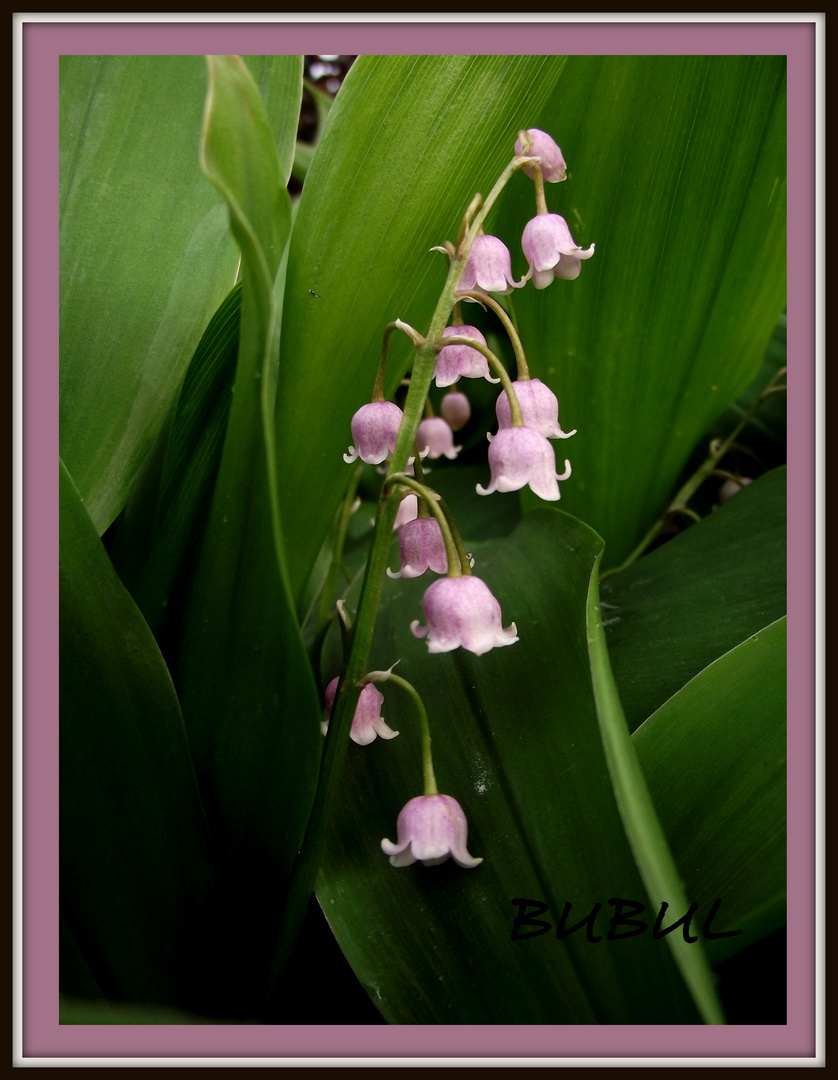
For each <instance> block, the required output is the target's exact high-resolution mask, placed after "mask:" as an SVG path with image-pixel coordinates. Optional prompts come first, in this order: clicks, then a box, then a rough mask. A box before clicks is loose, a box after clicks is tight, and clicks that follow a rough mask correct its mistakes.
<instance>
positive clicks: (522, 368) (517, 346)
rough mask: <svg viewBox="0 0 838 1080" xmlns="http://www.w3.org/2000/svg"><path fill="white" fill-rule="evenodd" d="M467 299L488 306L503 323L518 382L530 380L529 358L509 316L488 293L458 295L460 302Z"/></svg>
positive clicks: (472, 292) (461, 293)
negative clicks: (511, 351)
mask: <svg viewBox="0 0 838 1080" xmlns="http://www.w3.org/2000/svg"><path fill="white" fill-rule="evenodd" d="M466 298H468V299H469V300H476V301H477V302H478V303H479V304H488V306H489V307H490V308H491V309H492V311H494V313H495V314H496V315H497V317H498V318H499V319H500V321H501V322H502V323H503V328H504V330H506V333H507V334H508V335H509V340H510V341H511V342H512V349H513V351H514V353H515V364H516V366H517V368H518V381H519V382H523V381H525V380H526V379H529V377H530V369H529V367H528V366H527V358H526V356H525V355H524V346H523V345H522V344H521V339H520V337H518V331H517V330H516V329H515V324H514V323H513V322H512V320H511V319H510V318H509V315H508V314H507V313H506V312H505V311H504V309H503V308H502V307H501V306H500V304H499V303H498V302H497V300H495V298H494V297H493V296H487V295H486V293H481V292H476V291H470V292H458V293H457V300H458V302H459V301H460V300H463V299H466ZM504 389H506V387H504Z"/></svg>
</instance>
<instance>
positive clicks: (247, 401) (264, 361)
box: [178, 57, 320, 1016]
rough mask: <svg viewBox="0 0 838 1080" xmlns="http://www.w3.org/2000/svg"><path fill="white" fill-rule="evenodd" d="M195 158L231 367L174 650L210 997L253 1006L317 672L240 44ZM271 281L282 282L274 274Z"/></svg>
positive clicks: (226, 1005)
mask: <svg viewBox="0 0 838 1080" xmlns="http://www.w3.org/2000/svg"><path fill="white" fill-rule="evenodd" d="M202 160H203V164H204V168H205V170H206V172H207V175H208V176H209V178H210V179H211V180H212V182H213V183H214V184H215V185H216V187H218V189H219V191H220V192H221V193H222V195H223V196H224V199H225V201H226V202H227V205H228V208H229V212H230V223H231V228H232V230H233V232H234V234H235V236H236V239H237V241H238V243H239V244H240V247H241V252H242V276H243V290H242V301H241V324H240V334H239V352H238V361H237V369H236V379H235V386H234V393H233V402H232V408H231V411H230V418H229V423H228V426H227V433H226V438H225V442H224V448H223V451H222V458H221V465H220V468H219V474H218V479H217V482H216V486H215V491H214V495H213V502H212V508H211V511H210V516H209V522H208V525H207V529H206V533H205V536H204V541H203V546H202V549H201V553H200V558H199V562H198V566H197V569H196V575H195V583H194V587H193V590H192V593H191V596H190V601H189V607H188V610H187V613H186V621H185V630H184V640H183V646H182V651H181V655H180V663H179V666H178V685H179V687H180V688H181V697H182V702H183V710H184V716H185V719H186V722H187V727H188V729H189V737H190V743H191V746H192V749H193V753H194V756H195V760H196V765H197V769H198V775H199V780H200V782H201V784H202V790H203V792H204V796H205V803H206V806H207V812H208V816H209V820H210V825H211V828H212V830H213V836H214V839H215V843H216V850H217V853H218V879H219V893H218V913H219V917H220V922H219V925H218V928H217V929H218V936H217V938H216V939H215V941H214V949H215V962H216V965H217V967H216V992H217V997H216V1000H215V1007H216V1008H217V1009H219V1010H221V1011H222V1013H223V1012H225V1011H228V1010H233V1011H234V1012H235V1014H236V1015H239V1016H241V1015H252V1014H253V1011H254V1010H255V1009H256V1008H258V1007H259V1005H260V1003H261V999H262V997H263V995H264V993H265V991H266V982H267V973H268V969H269V965H270V961H271V953H272V947H273V942H274V937H275V933H276V926H277V922H278V918H279V912H280V910H281V906H282V902H283V895H284V890H285V887H286V884H287V880H288V878H289V875H290V871H291V865H292V862H293V859H294V856H295V854H296V852H297V849H298V847H299V844H300V840H301V837H302V832H303V829H304V827H305V823H306V820H307V817H308V812H309V809H310V804H311V798H312V796H313V789H314V784H315V781H316V774H317V765H318V759H319V752H320V731H319V723H318V721H319V715H318V707H317V701H316V692H315V688H314V681H313V676H312V674H311V670H310V668H309V666H308V663H307V659H306V655H305V651H304V649H303V645H302V640H301V637H300V631H299V627H298V625H297V623H296V619H295V615H294V611H293V607H292V605H291V602H290V598H289V594H288V591H287V589H286V585H285V577H286V571H285V565H284V560H285V555H284V541H283V536H282V526H281V522H280V515H279V506H278V503H277V498H276V477H275V473H274V465H275V462H274V460H273V456H272V453H271V452H270V451H271V450H272V448H273V445H274V431H273V405H274V391H275V380H276V348H275V332H276V326H277V312H276V303H275V296H274V280H275V277H276V275H277V271H278V270H279V279H280V286H281V282H282V277H283V275H284V264H283V266H282V267H281V268H280V261H281V259H282V255H283V251H284V248H285V244H286V242H287V238H288V233H289V230H290V223H291V211H290V200H289V196H288V193H287V191H286V189H285V186H284V183H283V181H282V174H281V169H280V163H279V159H278V156H277V150H276V143H275V140H274V136H273V133H272V131H271V129H270V126H269V124H268V122H267V119H266V117H265V113H264V109H263V106H262V103H261V101H260V99H259V94H258V90H257V89H256V86H255V84H254V82H253V79H252V78H251V76H250V75H249V73H248V71H247V69H246V67H245V66H244V64H243V63H242V62H241V61H240V60H239V59H238V58H235V57H211V58H210V59H209V90H208V95H207V109H206V114H205V122H204V138H203V147H202ZM278 291H280V295H281V290H278Z"/></svg>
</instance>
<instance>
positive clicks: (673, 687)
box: [602, 468, 786, 730]
mask: <svg viewBox="0 0 838 1080" xmlns="http://www.w3.org/2000/svg"><path fill="white" fill-rule="evenodd" d="M602 609H603V617H604V621H605V632H606V638H607V641H608V650H609V654H610V657H611V666H612V669H613V671H614V678H615V679H616V681H617V686H618V687H619V688H620V698H621V700H622V703H623V708H624V710H625V714H626V719H627V721H628V724H629V727H630V728H631V729H632V730H634V729H635V728H637V727H638V726H639V725H640V724H641V723H642V722H643V721H644V720H645V719H646V717H647V716H649V715H650V714H651V713H652V712H654V711H655V710H656V709H657V708H659V707H660V706H661V705H663V703H664V702H665V701H666V700H667V699H668V698H669V697H671V696H672V694H674V693H675V692H676V691H677V690H679V689H680V688H681V687H682V686H683V685H684V684H685V683H686V682H688V681H689V680H690V679H691V678H692V677H693V676H694V675H697V674H698V673H699V671H701V670H702V669H703V668H705V667H706V666H707V665H708V664H711V663H712V662H713V661H714V660H716V659H717V658H718V657H720V656H721V655H722V654H723V653H726V652H728V651H729V650H730V649H733V648H734V647H735V646H736V645H738V644H739V643H740V642H741V641H743V640H744V639H745V638H746V637H749V636H750V635H752V634H755V633H757V632H758V631H759V630H761V629H762V627H764V626H765V625H767V624H768V623H769V622H773V621H774V620H776V619H779V618H781V617H782V616H783V615H784V614H785V611H786V470H785V468H782V469H775V470H773V471H772V472H770V473H766V475H765V476H763V477H761V478H760V479H759V480H756V481H755V482H754V483H753V484H751V485H750V486H749V487H747V488H745V489H744V490H743V491H741V492H739V494H738V495H735V496H734V497H733V498H732V499H731V500H730V501H729V502H727V503H726V504H725V505H724V506H722V507H720V508H719V509H718V510H716V511H715V513H712V514H710V515H709V517H707V518H705V519H704V520H703V521H701V522H700V523H699V524H696V525H694V526H692V527H691V528H689V529H688V530H687V531H686V532H685V533H682V534H681V535H680V536H678V537H675V538H674V539H673V540H671V541H669V542H668V543H666V544H664V545H663V546H662V547H660V548H658V549H657V550H656V551H653V552H651V553H650V554H649V555H646V556H644V557H643V558H642V559H639V560H638V561H637V562H636V563H635V564H634V565H633V566H630V567H628V568H627V569H626V570H623V571H621V572H620V573H619V574H615V575H614V576H612V577H610V578H608V579H607V580H605V581H603V583H602Z"/></svg>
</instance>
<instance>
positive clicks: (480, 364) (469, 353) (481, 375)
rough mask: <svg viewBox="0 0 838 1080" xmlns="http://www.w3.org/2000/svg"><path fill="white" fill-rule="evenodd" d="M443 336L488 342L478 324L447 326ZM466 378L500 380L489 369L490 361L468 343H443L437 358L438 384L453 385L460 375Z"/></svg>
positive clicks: (483, 343)
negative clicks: (493, 376)
mask: <svg viewBox="0 0 838 1080" xmlns="http://www.w3.org/2000/svg"><path fill="white" fill-rule="evenodd" d="M442 336H443V337H455V336H456V337H467V338H471V339H472V340H473V341H479V342H480V344H481V345H485V344H486V339H485V338H484V337H483V335H482V334H481V333H480V331H479V330H478V329H477V327H476V326H446V327H445V329H444V330H443V331H442ZM461 375H462V376H463V377H464V378H466V379H487V380H488V381H489V382H491V383H497V382H500V379H493V378H492V374H491V372H490V371H489V361H488V360H487V359H486V357H485V356H484V355H483V353H481V352H478V351H477V349H472V348H470V347H469V346H468V345H443V347H442V348H441V349H440V350H439V353H438V355H437V358H436V367H435V368H434V377H435V379H436V384H437V386H451V384H452V383H455V382H456V381H457V379H459V378H460V376H461Z"/></svg>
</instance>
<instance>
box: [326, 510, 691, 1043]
mask: <svg viewBox="0 0 838 1080" xmlns="http://www.w3.org/2000/svg"><path fill="white" fill-rule="evenodd" d="M467 542H468V543H469V544H470V541H467ZM601 548H602V545H601V541H600V539H599V538H598V537H597V536H596V534H594V533H593V532H592V531H591V530H590V529H589V528H587V526H585V525H583V524H582V523H580V522H578V521H576V520H574V519H573V518H570V517H568V516H567V515H565V514H562V513H559V512H556V511H554V510H547V509H545V510H542V511H540V512H535V513H532V514H530V515H527V517H526V518H525V519H524V521H523V522H522V523H521V524H520V525H519V526H518V527H517V528H516V529H515V531H514V532H513V533H512V534H511V535H510V536H508V537H505V538H500V539H494V540H491V541H487V542H486V543H484V544H482V545H479V546H476V547H475V551H476V553H477V554H476V559H477V562H476V565H475V568H474V572H475V573H476V574H477V575H478V576H479V577H481V578H483V579H484V580H485V581H486V583H487V584H488V585H489V587H490V588H491V589H492V591H493V593H494V595H495V596H496V597H497V599H498V600H499V602H500V604H501V608H502V611H503V616H504V624H505V625H507V624H509V623H510V622H511V621H512V620H515V622H516V625H517V629H518V634H519V637H520V640H519V641H518V642H517V643H515V644H513V645H511V646H508V647H505V648H498V649H494V650H492V651H491V652H489V653H487V654H486V655H484V656H481V657H473V656H471V655H470V654H467V653H464V652H463V651H462V650H457V651H455V652H454V653H450V654H444V655H436V656H431V655H429V654H428V651H427V647H426V645H425V643H424V642H423V641H419V640H417V639H416V638H414V637H413V635H412V634H411V633H410V630H409V624H410V622H411V620H412V619H414V618H419V619H421V615H422V604H421V601H422V595H423V592H424V590H425V588H427V585H428V584H429V583H428V581H426V580H424V579H421V578H420V579H414V580H406V581H402V580H398V581H388V582H387V584H386V587H385V592H384V597H383V602H382V606H381V612H380V617H379V623H378V626H377V630H376V638H375V642H374V647H373V654H372V656H371V657H370V666H371V667H372V668H376V669H384V668H387V667H389V666H390V665H391V664H392V663H393V662H394V661H395V660H400V661H401V663H400V665H399V667H398V668H397V671H400V672H401V673H402V674H403V675H404V677H406V678H408V679H409V681H410V682H412V683H414V685H415V686H416V687H417V688H418V689H419V691H420V692H421V693H422V695H423V698H424V699H425V702H426V704H427V706H428V709H429V714H430V723H431V732H432V738H433V748H434V764H435V770H436V777H437V781H438V783H439V788H440V791H443V792H445V793H446V794H449V795H451V796H453V797H454V798H456V799H458V801H459V802H460V803H461V805H462V807H463V809H464V811H465V813H466V816H467V818H468V821H469V827H470V832H469V840H468V846H469V851H470V852H471V854H472V855H474V856H480V857H482V858H483V859H484V862H483V863H482V864H481V865H480V866H478V867H476V868H475V869H473V870H463V869H460V868H459V867H457V866H455V865H454V864H453V863H451V862H450V861H449V862H447V863H445V864H443V865H442V866H437V867H425V866H422V865H419V864H414V865H413V866H410V867H407V868H402V869H396V868H394V867H393V866H391V865H390V864H389V862H388V860H387V858H386V857H385V856H384V855H383V854H382V852H381V849H380V841H381V838H382V837H385V836H386V837H388V838H390V839H395V825H396V818H397V815H398V813H399V810H400V809H401V807H402V806H403V805H404V804H405V803H406V802H407V801H408V799H410V798H412V797H413V796H414V795H417V794H420V793H421V791H422V772H421V755H420V743H419V737H418V725H417V721H416V718H415V714H414V713H413V711H412V705H411V703H410V701H409V699H408V698H406V697H405V696H404V695H403V694H402V693H401V691H400V690H399V688H398V687H395V686H392V685H391V686H389V687H388V686H387V685H386V684H384V685H383V686H382V692H383V693H384V695H385V702H384V708H383V709H382V714H383V716H384V717H385V718H386V720H387V722H388V724H389V725H390V726H391V727H392V728H394V729H395V730H398V731H399V732H400V734H399V736H398V738H396V739H392V740H390V741H388V742H383V741H381V740H380V739H379V740H376V741H375V742H374V743H373V744H372V745H370V746H367V747H359V746H356V745H355V744H354V743H353V744H351V745H350V747H349V756H348V759H347V762H346V768H345V772H344V775H343V777H342V784H343V788H342V794H341V798H340V812H339V814H337V815H336V819H335V824H334V834H333V835H332V836H330V838H329V841H328V845H327V858H326V860H325V861H324V864H323V866H322V869H321V875H320V881H319V885H318V889H317V895H318V898H319V900H320V903H321V906H322V908H323V911H324V912H325V914H326V917H327V919H328V920H329V922H330V924H331V926H332V928H333V930H334V932H335V934H336V936H337V939H338V941H339V943H340V945H341V948H342V949H343V951H344V953H345V954H346V956H347V959H348V960H349V961H350V963H351V964H352V967H353V968H354V970H355V972H356V974H357V975H358V977H359V979H360V980H361V982H362V983H363V984H364V986H365V987H366V988H367V991H368V993H369V994H370V997H371V999H372V1000H373V1002H374V1003H375V1004H376V1005H377V1006H378V1008H379V1009H380V1010H381V1012H382V1013H383V1015H384V1017H385V1018H386V1019H387V1020H388V1021H389V1022H391V1023H458V1024H464V1023H496V1024H497V1023H510V1024H526V1023H541V1024H543V1023H554V1024H566V1023H697V1022H699V1013H698V1011H697V1009H696V1007H695V1005H694V1004H693V1001H692V1000H691V997H690V994H689V992H688V990H687V987H686V985H685V983H684V981H683V979H682V977H681V975H680V973H679V971H678V969H677V967H676V965H675V962H674V960H673V954H672V951H671V949H670V947H669V944H668V938H664V939H661V940H654V939H653V936H652V931H651V927H652V924H653V923H654V921H655V917H656V915H657V913H658V910H659V908H660V902H661V900H662V899H666V897H665V896H664V897H662V896H660V895H658V894H657V893H654V895H650V894H649V893H648V891H647V889H646V888H645V887H644V885H643V882H642V879H641V876H640V873H639V872H638V869H637V865H636V862H635V856H634V854H633V852H632V847H631V845H630V843H629V840H628V838H627V835H626V831H625V828H624V825H623V821H622V819H621V816H620V811H619V807H618V802H617V799H616V798H615V794H614V791H613V789H612V784H611V779H610V776H609V771H608V766H607V762H606V756H605V753H604V751H603V744H602V741H601V738H600V731H599V725H598V721H597V711H596V704H595V700H594V694H593V688H592V682H591V669H590V660H589V652H588V638H587V626H586V605H587V601H588V592H589V588H590V585H591V582H592V575H593V574H595V571H596V564H597V558H598V555H599V553H600V552H601ZM351 606H352V594H350V608H351ZM335 673H336V672H335V671H334V670H331V669H330V670H326V671H324V673H323V674H324V679H325V678H330V677H331V676H332V675H334V674H335ZM625 738H626V740H627V739H628V734H627V732H626V735H625ZM633 839H635V840H636V839H637V838H636V837H635V838H633ZM639 843H640V844H641V845H645V844H646V843H647V838H646V837H640V838H639ZM516 898H517V900H519V901H520V900H521V899H522V898H526V899H529V900H532V901H534V902H535V901H540V902H541V903H543V904H546V905H548V908H547V912H546V913H544V912H542V913H540V914H539V909H538V908H537V907H536V908H532V907H525V908H524V909H523V914H525V915H527V914H528V915H530V916H533V917H535V918H539V917H540V918H542V919H543V920H546V921H547V923H549V924H550V926H551V927H552V929H551V930H549V931H548V932H546V933H543V934H538V929H539V927H538V925H537V924H528V923H526V922H525V923H523V924H522V925H521V926H520V931H521V933H522V935H528V934H533V933H534V934H538V936H522V938H521V939H520V940H513V938H512V931H513V925H514V919H515V916H516V914H517V913H518V911H519V905H518V903H516V902H514V901H515V900H516ZM616 899H623V900H633V901H637V902H638V903H640V904H643V905H644V913H643V914H642V915H641V916H640V918H641V919H642V920H645V921H646V924H647V930H646V932H644V933H642V934H639V935H635V936H633V937H631V938H620V939H612V940H607V936H608V933H609V919H610V918H611V917H612V916H613V915H614V913H615V907H614V906H612V905H611V901H612V900H614V901H616ZM668 899H670V900H672V902H673V904H677V898H676V897H675V895H674V894H673V895H672V896H670V897H669V898H668ZM566 903H571V904H572V905H573V906H572V909H570V911H569V914H568V917H567V923H566V928H569V927H571V926H574V925H575V924H576V923H578V922H579V921H580V920H582V919H584V918H585V917H586V916H587V915H588V914H589V913H590V912H591V910H592V909H593V907H594V905H595V904H597V903H599V904H601V905H602V909H601V910H599V912H598V915H597V921H596V935H601V937H602V940H600V941H597V942H591V941H589V940H587V938H586V931H585V928H584V927H583V928H582V929H581V930H579V931H577V932H576V933H574V934H572V935H571V936H569V937H567V938H565V940H563V941H562V940H557V937H556V928H557V925H558V923H559V920H560V918H561V915H562V913H563V911H564V906H565V904H566ZM674 911H675V908H673V909H672V911H671V912H670V914H671V915H672V916H673V918H672V919H670V918H667V919H666V921H665V922H666V925H669V923H670V922H671V921H674V919H676V918H677V917H679V916H680V915H682V914H684V912H683V911H678V912H677V915H676V914H674ZM623 929H624V928H618V927H617V926H615V927H614V932H616V933H621V932H623ZM675 933H676V934H677V933H679V931H676V932H675ZM596 935H595V936H596ZM682 944H683V949H684V950H691V951H693V953H694V957H695V959H694V961H693V962H694V963H695V964H696V965H697V966H698V967H699V968H701V969H703V971H704V973H705V977H706V966H705V965H704V962H703V961H702V960H701V951H702V945H701V944H700V943H698V942H696V943H695V944H690V945H688V944H686V943H682ZM709 997H710V999H712V992H710V993H709Z"/></svg>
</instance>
